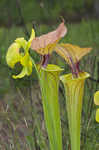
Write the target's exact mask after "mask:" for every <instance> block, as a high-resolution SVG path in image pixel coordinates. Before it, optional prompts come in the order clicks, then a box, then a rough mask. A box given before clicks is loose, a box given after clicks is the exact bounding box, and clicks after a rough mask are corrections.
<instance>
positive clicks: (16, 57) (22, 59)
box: [6, 29, 35, 79]
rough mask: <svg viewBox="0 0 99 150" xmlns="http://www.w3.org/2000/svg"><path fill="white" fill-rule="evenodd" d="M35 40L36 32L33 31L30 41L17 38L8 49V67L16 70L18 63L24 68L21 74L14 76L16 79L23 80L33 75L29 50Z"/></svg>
mask: <svg viewBox="0 0 99 150" xmlns="http://www.w3.org/2000/svg"><path fill="white" fill-rule="evenodd" d="M34 38H35V32H34V30H33V29H32V33H31V36H30V39H29V41H26V40H25V39H24V38H23V37H22V38H17V39H16V40H15V41H14V43H12V44H11V46H10V47H9V48H8V51H7V55H6V61H7V64H8V66H9V67H11V68H14V66H15V64H16V63H20V64H21V65H22V67H23V69H22V71H21V73H20V74H18V75H13V78H14V79H17V78H22V77H24V76H25V75H27V76H29V75H30V74H31V73H32V58H31V57H30V55H29V48H30V46H31V42H32V40H33V39H34ZM21 49H23V51H21Z"/></svg>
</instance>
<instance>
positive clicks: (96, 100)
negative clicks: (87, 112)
mask: <svg viewBox="0 0 99 150" xmlns="http://www.w3.org/2000/svg"><path fill="white" fill-rule="evenodd" d="M94 103H95V104H96V105H98V106H99V91H97V92H96V93H95V95H94ZM96 121H97V122H99V108H98V109H97V111H96Z"/></svg>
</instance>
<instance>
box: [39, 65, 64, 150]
mask: <svg viewBox="0 0 99 150" xmlns="http://www.w3.org/2000/svg"><path fill="white" fill-rule="evenodd" d="M61 71H62V69H61V68H59V67H58V66H56V65H52V64H49V65H47V68H46V69H45V68H41V69H40V72H39V75H40V87H41V93H42V103H43V110H44V118H45V124H46V128H47V132H48V137H49V142H50V149H51V150H62V131H61V122H60V109H59V103H58V87H59V74H60V72H61Z"/></svg>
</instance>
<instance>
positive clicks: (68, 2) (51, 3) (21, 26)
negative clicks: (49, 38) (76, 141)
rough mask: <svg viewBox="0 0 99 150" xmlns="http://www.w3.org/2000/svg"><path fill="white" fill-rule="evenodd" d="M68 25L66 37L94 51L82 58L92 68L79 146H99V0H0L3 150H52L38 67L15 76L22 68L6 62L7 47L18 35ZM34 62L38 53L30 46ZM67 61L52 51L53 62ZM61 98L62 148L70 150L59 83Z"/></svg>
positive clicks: (84, 66)
mask: <svg viewBox="0 0 99 150" xmlns="http://www.w3.org/2000/svg"><path fill="white" fill-rule="evenodd" d="M62 18H64V20H65V25H66V26H67V28H68V33H67V35H66V36H65V37H64V38H63V39H62V40H61V41H62V42H66V43H72V44H76V45H79V46H82V47H92V48H93V51H92V52H91V53H90V54H88V55H87V56H85V57H84V58H83V59H82V60H81V64H80V67H81V69H82V70H84V71H87V72H89V73H90V75H91V76H90V78H89V79H87V81H86V85H85V94H84V101H83V111H82V124H81V128H82V131H81V150H99V124H98V123H97V122H96V121H95V112H96V108H97V107H96V106H95V105H94V102H93V95H94V93H95V91H97V90H99V0H75V1H74V0H28V1H27V0H0V150H48V149H49V146H48V137H47V133H46V129H45V125H44V116H43V111H42V100H41V93H40V88H39V84H38V79H37V77H36V73H35V70H33V73H32V75H31V76H30V77H24V78H23V79H17V80H14V79H12V74H18V72H20V70H21V69H22V68H21V66H16V67H15V69H13V70H12V69H10V68H9V67H8V66H7V63H6V59H5V57H6V53H7V50H8V47H9V46H10V44H11V43H12V42H14V40H15V39H16V38H17V37H24V38H25V39H27V40H28V39H29V36H30V33H31V29H32V27H34V29H35V32H36V35H37V36H39V35H41V34H44V33H47V32H49V31H52V30H54V29H56V27H57V26H58V25H59V24H60V22H61V21H62ZM30 53H31V55H32V56H33V58H34V59H35V61H36V62H39V60H40V58H39V56H38V55H37V54H35V53H33V51H30ZM50 63H54V64H57V65H59V66H61V67H64V68H65V70H64V72H67V73H68V72H70V70H69V67H68V65H67V64H66V63H65V62H64V60H62V59H61V58H60V57H59V56H58V55H56V54H53V56H52V59H51V62H50ZM59 91H60V92H59V102H60V107H61V108H62V109H61V121H62V129H63V147H64V150H70V141H69V133H68V124H67V113H66V111H65V97H64V90H63V86H62V84H61V83H60V88H59Z"/></svg>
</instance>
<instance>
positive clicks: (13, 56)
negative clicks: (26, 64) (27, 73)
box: [6, 43, 21, 68]
mask: <svg viewBox="0 0 99 150" xmlns="http://www.w3.org/2000/svg"><path fill="white" fill-rule="evenodd" d="M19 48H20V45H19V44H18V43H13V44H11V46H10V47H9V49H8V51H7V55H6V61H7V64H8V66H10V67H11V68H13V67H14V66H15V64H16V63H17V62H19V61H20V59H21V55H20V53H19Z"/></svg>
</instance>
